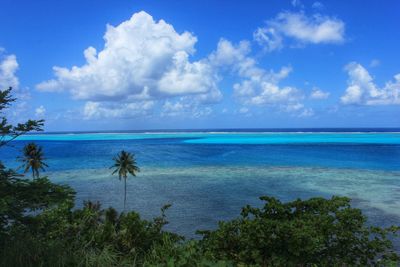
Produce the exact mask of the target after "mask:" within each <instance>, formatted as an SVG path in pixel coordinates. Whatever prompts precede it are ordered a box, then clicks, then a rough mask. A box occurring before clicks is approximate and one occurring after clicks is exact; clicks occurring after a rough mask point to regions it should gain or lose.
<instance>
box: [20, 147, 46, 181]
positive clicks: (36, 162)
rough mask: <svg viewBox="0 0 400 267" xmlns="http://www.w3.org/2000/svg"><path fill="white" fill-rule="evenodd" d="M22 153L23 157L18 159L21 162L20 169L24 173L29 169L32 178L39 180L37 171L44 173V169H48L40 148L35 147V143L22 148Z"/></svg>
mask: <svg viewBox="0 0 400 267" xmlns="http://www.w3.org/2000/svg"><path fill="white" fill-rule="evenodd" d="M22 151H23V157H21V158H20V161H22V162H23V165H22V166H21V168H23V169H24V173H27V172H28V171H29V169H31V171H32V177H33V178H39V170H42V171H45V168H44V167H49V166H48V165H47V164H46V163H45V162H44V156H43V151H42V147H40V146H37V145H36V144H35V143H29V144H27V145H25V146H24V149H23V150H22Z"/></svg>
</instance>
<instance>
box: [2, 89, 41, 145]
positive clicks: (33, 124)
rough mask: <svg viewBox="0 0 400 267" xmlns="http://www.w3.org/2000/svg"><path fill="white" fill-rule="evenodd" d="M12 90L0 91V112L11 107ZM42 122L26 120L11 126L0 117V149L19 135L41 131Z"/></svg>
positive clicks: (12, 100) (4, 118) (13, 100)
mask: <svg viewBox="0 0 400 267" xmlns="http://www.w3.org/2000/svg"><path fill="white" fill-rule="evenodd" d="M11 93H12V88H11V87H10V88H8V89H6V90H0V112H2V111H3V110H4V109H6V108H8V107H10V106H11V104H12V103H13V102H15V100H16V99H15V98H13V97H12V96H11ZM43 123H44V120H28V121H26V122H25V123H18V124H16V125H12V124H10V123H8V120H7V118H6V117H5V116H2V117H0V147H2V146H4V145H7V144H8V143H9V142H11V141H13V140H14V139H15V138H17V137H18V136H20V135H23V134H25V133H28V132H31V131H42V127H43Z"/></svg>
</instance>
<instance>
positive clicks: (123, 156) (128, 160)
mask: <svg viewBox="0 0 400 267" xmlns="http://www.w3.org/2000/svg"><path fill="white" fill-rule="evenodd" d="M113 160H114V162H115V163H114V165H113V166H111V167H110V169H114V171H113V173H112V174H115V173H118V178H119V180H121V178H124V210H125V208H126V179H127V178H128V174H130V175H132V176H136V173H137V172H140V168H139V167H138V166H137V163H136V160H135V155H134V154H132V153H129V152H126V151H125V150H122V151H121V152H120V153H119V154H118V155H117V156H116V157H115V158H114V159H113Z"/></svg>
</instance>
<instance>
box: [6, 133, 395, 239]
mask: <svg viewBox="0 0 400 267" xmlns="http://www.w3.org/2000/svg"><path fill="white" fill-rule="evenodd" d="M32 140H34V141H35V142H37V143H38V144H39V145H41V146H43V147H44V151H45V155H46V156H47V158H48V160H47V162H48V164H49V165H50V168H49V169H48V172H47V175H49V177H50V178H51V179H52V180H54V181H57V182H62V183H68V184H70V185H71V186H73V187H74V188H75V190H76V191H77V205H81V203H82V201H83V200H87V199H91V200H100V201H101V202H102V203H103V206H105V207H107V206H114V207H117V208H122V193H123V183H121V182H119V181H118V179H117V177H112V176H111V175H110V170H109V169H108V167H109V166H111V165H112V158H113V156H115V154H116V153H118V152H119V151H120V150H121V149H125V150H128V151H131V152H134V153H135V154H136V156H137V159H138V163H139V165H140V166H141V168H142V172H141V173H140V174H139V176H138V177H136V178H133V179H130V180H129V182H128V203H127V206H128V207H129V208H131V209H135V210H138V211H140V213H141V214H142V215H143V216H144V217H146V218H150V217H153V216H156V215H158V213H159V208H160V207H161V206H162V205H163V204H165V203H172V204H173V206H172V207H171V209H170V210H169V211H168V218H169V220H170V222H171V223H170V225H169V226H168V228H169V229H170V230H174V231H176V232H179V233H181V234H184V235H186V236H188V237H193V236H194V232H195V230H197V229H210V228H213V227H215V226H216V224H217V221H218V220H224V219H230V218H233V217H235V216H237V215H238V214H239V213H240V208H241V207H242V206H244V205H245V204H252V205H260V204H261V203H260V202H259V201H258V197H259V196H261V195H266V194H268V195H272V196H276V197H279V198H281V199H282V200H283V201H288V200H293V199H295V198H308V197H312V196H324V197H329V196H331V195H343V196H349V197H351V198H352V199H353V203H354V205H355V206H357V207H360V208H362V209H363V210H364V212H365V213H366V214H367V215H368V217H369V220H370V222H371V223H374V224H379V225H390V224H399V223H400V208H399V207H400V134H399V133H226V132H225V133H205V132H186V133H115V134H113V133H95V134H93V133H87V134H42V135H27V136H23V137H21V138H19V140H17V141H16V142H14V146H13V147H8V148H6V149H3V150H2V151H1V152H0V159H1V160H2V161H3V162H5V163H6V164H7V166H14V167H16V166H18V163H17V162H16V161H15V157H16V156H18V155H19V153H20V150H21V148H22V146H23V145H24V144H26V143H27V142H30V141H32Z"/></svg>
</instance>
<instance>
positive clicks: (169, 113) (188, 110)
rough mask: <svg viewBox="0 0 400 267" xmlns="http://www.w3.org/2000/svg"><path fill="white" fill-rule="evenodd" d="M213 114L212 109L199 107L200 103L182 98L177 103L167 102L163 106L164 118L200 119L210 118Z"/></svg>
mask: <svg viewBox="0 0 400 267" xmlns="http://www.w3.org/2000/svg"><path fill="white" fill-rule="evenodd" d="M212 112H213V110H212V108H211V107H208V106H204V105H199V103H198V102H195V101H190V100H187V99H185V98H184V97H183V98H180V99H179V100H177V101H170V100H167V101H165V103H164V105H163V106H162V112H161V116H162V117H176V116H181V117H190V118H200V117H206V116H209V115H210V114H211V113H212Z"/></svg>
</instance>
